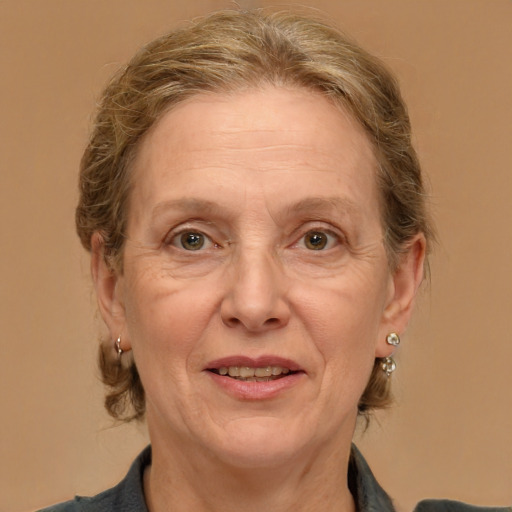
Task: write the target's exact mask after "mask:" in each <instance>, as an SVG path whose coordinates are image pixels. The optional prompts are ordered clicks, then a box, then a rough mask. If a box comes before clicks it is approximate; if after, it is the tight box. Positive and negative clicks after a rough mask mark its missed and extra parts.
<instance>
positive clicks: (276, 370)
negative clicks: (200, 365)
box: [208, 366, 297, 382]
mask: <svg viewBox="0 0 512 512" xmlns="http://www.w3.org/2000/svg"><path fill="white" fill-rule="evenodd" d="M208 371H210V372H212V373H216V374H217V375H221V376H223V377H230V378H232V379H236V380H241V381H245V382H269V381H272V380H278V379H282V378H283V377H286V376H287V375H290V374H294V373H297V372H296V371H293V370H290V368H287V367H283V366H258V367H251V366H221V367H220V368H208Z"/></svg>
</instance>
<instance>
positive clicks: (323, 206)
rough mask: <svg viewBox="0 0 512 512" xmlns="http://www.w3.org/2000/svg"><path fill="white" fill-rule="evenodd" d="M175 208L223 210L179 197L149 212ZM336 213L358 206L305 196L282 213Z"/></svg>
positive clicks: (199, 212) (354, 210)
mask: <svg viewBox="0 0 512 512" xmlns="http://www.w3.org/2000/svg"><path fill="white" fill-rule="evenodd" d="M168 210H175V211H180V212H184V213H186V212H190V213H191V214H195V215H207V216H209V215H220V213H221V212H224V213H225V211H224V209H223V208H222V205H221V204H219V203H217V202H215V201H210V200H207V199H198V198H180V199H170V200H168V201H162V202H161V203H158V204H157V205H156V206H155V207H154V208H153V211H152V212H151V217H152V218H153V219H155V218H156V217H158V216H159V215H160V213H161V212H163V211H168ZM333 212H334V213H336V214H338V215H349V214H350V215H357V214H359V208H358V207H357V205H356V204H355V203H354V202H353V201H351V200H350V199H348V198H341V197H338V196H332V197H306V198H304V199H301V200H300V201H298V202H296V203H293V204H290V205H286V206H285V208H284V210H283V213H284V214H285V216H286V215H311V214H312V213H316V214H318V215H326V214H332V213H333Z"/></svg>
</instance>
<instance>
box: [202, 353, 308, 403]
mask: <svg viewBox="0 0 512 512" xmlns="http://www.w3.org/2000/svg"><path fill="white" fill-rule="evenodd" d="M229 366H249V367H252V368H262V367H265V366H281V367H283V368H288V369H290V370H291V371H292V372H294V373H290V374H288V375H286V376H284V377H281V378H280V379H276V380H270V381H266V382H257V381H243V380H238V379H233V378H231V377H228V376H223V375H219V374H217V373H213V372H211V371H208V370H210V369H218V368H221V367H229ZM205 373H206V374H207V375H208V376H209V377H210V378H211V380H212V382H213V383H214V385H216V386H218V387H219V388H220V389H221V390H222V391H224V392H225V393H227V394H228V395H230V396H232V397H233V398H235V399H237V400H243V401H263V400H270V399H273V398H276V397H278V396H280V395H282V394H283V393H285V392H286V391H288V390H290V389H291V388H293V387H295V386H297V385H298V384H299V383H300V382H301V381H302V380H303V378H304V377H305V375H306V372H305V371H304V369H303V368H301V367H300V365H299V364H297V363H296V362H295V361H292V360H291V359H285V358H282V357H276V356H261V357H257V358H252V357H246V356H229V357H223V358H221V359H216V360H215V361H211V362H209V363H208V365H207V366H206V368H205Z"/></svg>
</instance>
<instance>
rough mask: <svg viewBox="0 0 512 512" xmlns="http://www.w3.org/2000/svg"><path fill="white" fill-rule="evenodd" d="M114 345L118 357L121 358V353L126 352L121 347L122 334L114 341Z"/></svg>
mask: <svg viewBox="0 0 512 512" xmlns="http://www.w3.org/2000/svg"><path fill="white" fill-rule="evenodd" d="M114 346H115V349H116V352H117V358H118V359H121V355H122V353H123V352H124V351H123V349H122V348H121V336H119V337H118V338H117V340H116V342H115V343H114Z"/></svg>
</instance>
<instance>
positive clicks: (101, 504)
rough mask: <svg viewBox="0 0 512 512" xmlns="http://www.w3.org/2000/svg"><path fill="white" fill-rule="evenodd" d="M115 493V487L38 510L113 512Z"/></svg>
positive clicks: (48, 511) (42, 511) (54, 511)
mask: <svg viewBox="0 0 512 512" xmlns="http://www.w3.org/2000/svg"><path fill="white" fill-rule="evenodd" d="M114 494H115V493H114V492H113V489H110V490H108V491H105V492H103V493H101V494H98V495H97V496H94V497H91V498H86V497H83V496H76V497H75V498H74V499H73V500H69V501H65V502H64V503H59V504H58V505H53V506H51V507H48V508H43V509H41V510H39V511H38V512H93V511H94V512H111V511H112V510H115V509H114V508H113V507H114V501H115V497H114Z"/></svg>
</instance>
